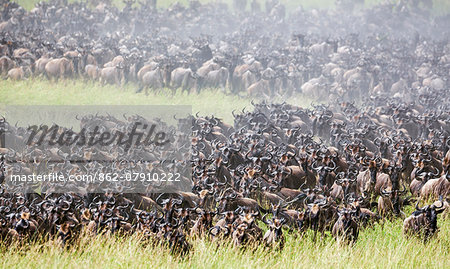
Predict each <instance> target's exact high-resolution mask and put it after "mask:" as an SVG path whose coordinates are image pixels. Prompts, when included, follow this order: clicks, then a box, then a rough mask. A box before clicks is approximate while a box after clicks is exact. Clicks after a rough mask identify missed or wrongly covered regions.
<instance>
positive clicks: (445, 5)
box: [14, 0, 450, 15]
mask: <svg viewBox="0 0 450 269" xmlns="http://www.w3.org/2000/svg"><path fill="white" fill-rule="evenodd" d="M14 1H15V2H17V3H19V4H20V5H21V6H23V7H24V8H25V9H27V10H31V9H32V8H33V7H34V5H35V4H36V3H39V2H40V1H42V0H14ZM75 1H77V0H68V2H69V3H71V2H75ZM111 1H112V3H114V4H115V5H116V6H117V7H119V8H122V7H124V3H123V1H122V0H111ZM215 1H216V0H200V2H201V3H208V2H215ZM176 2H179V3H181V4H183V5H185V6H187V5H188V4H189V0H158V1H157V6H158V8H167V7H169V6H170V5H172V4H174V3H176ZM217 2H224V3H227V4H228V6H229V7H230V8H231V7H232V3H233V1H232V0H217ZM258 2H259V3H260V5H261V7H262V8H264V5H265V0H258ZM280 2H281V3H283V4H285V5H286V7H287V8H288V10H292V9H295V8H297V7H298V6H299V5H301V6H302V7H303V8H307V9H311V8H330V7H334V3H335V0H280ZM383 2H385V1H384V0H365V1H364V3H365V4H364V6H365V7H371V6H374V5H376V4H379V3H383ZM394 2H395V1H394ZM250 3H251V0H248V1H247V10H249V9H250ZM433 4H434V7H433V9H434V10H433V14H436V15H444V14H448V13H449V12H450V1H448V0H433Z"/></svg>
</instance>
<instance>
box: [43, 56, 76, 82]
mask: <svg viewBox="0 0 450 269" xmlns="http://www.w3.org/2000/svg"><path fill="white" fill-rule="evenodd" d="M45 74H46V76H47V77H54V78H56V79H57V80H58V79H59V78H67V77H69V76H72V75H73V74H74V67H73V63H72V62H71V61H69V60H68V59H66V58H59V59H53V60H50V61H49V62H48V63H47V64H46V65H45Z"/></svg>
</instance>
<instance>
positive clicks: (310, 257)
mask: <svg viewBox="0 0 450 269" xmlns="http://www.w3.org/2000/svg"><path fill="white" fill-rule="evenodd" d="M401 226H402V221H401V220H396V221H394V222H387V223H385V225H384V227H382V226H381V225H378V224H376V225H375V227H374V228H370V229H365V230H363V231H362V232H361V233H360V238H359V240H358V241H357V243H356V244H355V245H354V246H353V247H350V246H342V245H338V244H337V243H336V241H335V240H334V239H333V238H332V237H331V236H329V235H327V236H326V237H325V238H324V239H322V240H320V241H317V242H316V243H315V242H314V241H313V240H312V236H311V234H310V233H308V234H307V235H306V236H304V237H303V238H301V237H299V236H294V235H287V242H286V245H285V248H284V249H283V250H282V251H281V252H279V251H268V250H267V249H264V248H263V247H259V248H248V249H247V250H237V249H234V248H232V247H231V246H230V245H227V244H225V245H223V246H220V247H217V245H216V244H215V243H211V242H210V241H209V240H206V239H203V240H196V241H195V242H191V243H192V244H193V250H192V251H191V253H190V254H189V256H187V257H185V258H184V259H180V258H176V257H172V256H171V255H170V254H169V253H168V251H167V250H166V249H165V248H164V247H161V246H151V245H149V244H144V243H142V241H141V240H140V239H139V238H137V237H136V236H129V237H115V236H103V237H98V238H87V239H84V240H80V242H77V243H75V244H73V245H72V246H71V247H70V248H68V249H64V250H63V249H60V248H59V247H58V246H56V245H55V244H53V243H52V242H51V241H50V242H42V243H34V244H31V245H28V244H27V245H26V246H22V247H21V246H17V245H15V246H10V247H5V246H3V247H0V266H1V267H2V268H15V267H18V268H23V267H28V266H30V265H31V267H33V268H47V267H52V268H96V267H100V268H124V267H127V268H161V267H162V268H173V267H177V268H306V267H309V268H449V266H450V255H449V251H450V221H448V220H447V221H445V222H444V221H442V220H440V221H439V226H440V232H439V234H438V236H437V237H436V238H434V239H433V240H432V241H431V242H429V243H427V244H424V243H423V242H421V241H420V240H417V239H414V238H413V239H406V238H405V237H404V236H403V234H402V231H401Z"/></svg>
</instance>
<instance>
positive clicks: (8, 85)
mask: <svg viewBox="0 0 450 269" xmlns="http://www.w3.org/2000/svg"><path fill="white" fill-rule="evenodd" d="M137 89H138V85H136V84H132V83H130V84H128V85H126V86H123V87H118V86H115V85H101V84H99V83H93V82H84V81H82V80H66V81H60V82H57V83H56V82H52V81H49V80H46V79H38V78H34V79H31V78H30V79H28V80H25V81H19V82H14V81H10V80H4V81H2V82H1V83H0V109H1V107H2V105H3V106H4V105H191V106H192V112H193V113H194V114H195V113H197V112H200V115H204V116H206V115H214V116H216V117H219V118H222V119H224V120H225V121H226V122H228V123H230V124H232V123H233V116H232V111H233V110H238V111H241V110H242V109H244V108H246V109H247V110H249V109H253V107H252V105H251V98H248V97H245V96H243V97H239V96H237V95H232V94H229V93H225V92H223V91H222V90H219V89H209V90H208V89H205V90H202V91H201V92H200V93H199V94H196V93H194V94H188V93H187V92H182V91H181V90H178V91H177V92H176V93H175V94H172V92H171V91H170V90H167V89H166V90H161V91H160V92H157V93H155V92H149V95H148V96H147V95H145V94H144V93H138V94H137V93H136V90H137ZM271 101H274V102H282V101H288V102H289V103H291V104H295V105H299V106H303V107H305V106H308V105H309V104H310V100H309V99H308V98H305V97H303V96H293V97H291V98H289V99H288V100H283V99H282V98H280V97H278V98H273V99H272V100H271ZM0 111H1V110H0Z"/></svg>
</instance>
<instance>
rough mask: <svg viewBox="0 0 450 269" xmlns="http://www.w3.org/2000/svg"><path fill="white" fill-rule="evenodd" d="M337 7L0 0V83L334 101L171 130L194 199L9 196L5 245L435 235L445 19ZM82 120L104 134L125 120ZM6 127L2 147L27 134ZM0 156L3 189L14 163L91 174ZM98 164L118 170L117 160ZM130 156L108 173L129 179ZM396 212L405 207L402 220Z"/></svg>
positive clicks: (405, 8) (182, 195)
mask: <svg viewBox="0 0 450 269" xmlns="http://www.w3.org/2000/svg"><path fill="white" fill-rule="evenodd" d="M337 2H338V3H337V5H336V8H335V9H330V10H316V9H313V10H306V9H303V8H301V7H299V8H296V9H293V10H292V11H291V12H287V10H286V7H285V6H284V5H283V4H281V3H278V1H276V0H267V1H266V2H265V5H264V8H261V5H260V3H259V2H258V1H252V2H251V3H250V9H246V8H245V7H246V5H247V1H239V0H235V1H234V2H233V3H234V6H235V8H234V10H230V9H229V8H228V7H227V5H225V4H221V3H220V2H216V3H210V4H200V3H199V2H197V1H190V2H189V5H188V6H187V7H185V6H182V5H179V4H174V5H171V6H170V7H169V8H167V9H157V8H155V3H156V2H155V1H147V2H139V3H138V4H137V3H135V2H132V1H128V2H125V7H124V8H123V9H121V10H119V9H118V8H116V7H114V6H113V5H110V4H108V3H105V2H99V3H94V2H89V3H84V2H81V3H72V4H68V5H66V4H65V3H61V2H58V1H48V2H40V3H39V4H37V5H36V7H35V8H33V9H32V10H31V11H25V10H24V9H23V8H21V7H20V6H18V5H17V4H15V3H11V2H9V1H6V2H5V1H3V3H2V4H3V5H2V7H1V11H2V12H1V21H2V22H1V23H0V33H1V39H2V40H1V46H0V53H1V58H0V71H1V73H2V75H3V76H4V78H9V79H12V80H21V79H34V78H35V77H38V76H43V77H47V78H48V79H51V80H58V79H76V78H83V79H86V80H98V81H100V83H103V84H106V83H111V84H117V85H119V86H122V85H124V84H127V83H135V84H136V85H138V86H137V87H136V90H137V91H138V92H139V91H143V90H145V91H146V92H147V93H148V91H153V92H154V91H174V90H176V89H179V88H181V89H183V90H184V91H188V92H189V94H191V93H195V92H200V91H202V90H203V89H205V88H219V89H222V90H223V91H226V92H227V93H228V94H238V95H240V96H255V97H266V98H269V99H270V98H272V97H274V96H282V97H285V98H287V97H289V96H291V95H293V94H303V95H304V96H308V97H309V98H312V99H314V100H318V101H324V102H329V103H330V105H324V104H314V103H313V104H311V106H310V107H309V108H302V107H299V106H295V105H290V104H288V103H277V104H274V103H271V102H269V101H263V102H260V103H252V105H253V108H252V109H247V110H242V111H240V112H236V111H233V116H234V124H233V125H229V124H227V123H225V122H223V121H222V120H221V119H219V118H217V117H215V116H200V115H198V114H197V115H195V116H190V117H188V118H185V119H179V120H178V121H179V123H180V124H186V123H188V124H191V125H192V127H191V130H192V140H191V141H189V144H187V145H186V144H184V145H177V146H178V147H179V148H189V147H190V148H191V152H192V155H191V160H190V165H191V168H192V184H193V187H192V190H191V191H189V192H186V191H177V192H172V193H151V192H146V193H114V192H111V193H109V192H107V193H96V192H89V190H79V191H78V192H73V193H64V194H56V193H53V192H51V191H48V192H40V193H36V192H28V193H13V192H11V191H7V190H6V189H4V188H3V189H2V190H3V191H2V193H1V196H0V222H1V227H0V234H1V237H2V240H4V241H12V240H29V239H30V238H33V237H35V236H36V235H49V236H51V237H56V238H57V241H58V242H59V243H60V244H62V245H68V244H70V242H71V241H73V240H74V239H75V238H77V237H78V236H79V235H80V234H89V235H94V234H112V233H120V234H131V233H138V234H141V235H142V238H143V240H145V239H149V240H151V241H153V242H162V243H163V244H164V245H167V246H168V247H169V248H170V249H171V251H173V252H174V253H187V252H188V251H189V250H190V249H191V241H192V240H193V239H195V238H198V237H204V238H209V239H211V240H220V242H222V240H231V242H232V245H234V246H236V247H240V246H241V247H242V246H245V245H249V244H250V245H251V244H265V245H266V246H269V247H276V248H282V247H283V244H284V241H285V235H284V234H285V233H286V232H289V233H294V234H300V235H302V234H304V233H305V232H306V231H308V230H312V231H313V232H314V238H315V239H316V235H317V233H319V234H320V236H321V237H324V236H327V231H330V232H331V234H332V235H333V236H334V237H336V238H339V239H340V240H342V241H343V242H348V243H354V242H356V240H357V238H358V234H359V232H360V231H361V230H363V229H370V228H371V227H373V225H374V224H375V223H383V222H384V221H385V220H386V219H394V218H402V219H404V222H403V231H404V234H405V236H410V235H416V236H418V237H420V238H422V239H423V240H424V241H428V240H430V239H431V238H432V237H433V236H434V235H436V233H437V232H438V230H439V229H438V227H437V219H438V216H442V218H444V219H445V218H448V214H449V213H448V212H449V210H450V209H448V208H449V205H448V199H449V195H450V182H449V180H450V137H449V136H450V91H449V81H450V80H449V79H450V68H449V67H450V43H449V42H448V41H449V31H450V29H449V28H448V25H449V23H450V18H449V16H448V15H446V16H440V17H438V16H432V15H430V12H429V11H428V9H427V5H431V4H430V3H431V1H419V0H418V1H410V2H406V1H400V2H399V3H398V4H389V3H385V4H380V5H377V6H374V7H372V8H370V9H359V8H358V7H357V6H355V4H354V2H357V1H337ZM243 3H245V5H244V4H243ZM88 4H89V7H88V6H87V5H88ZM91 120H94V121H95V120H96V121H100V122H101V121H104V122H107V123H108V126H110V127H111V128H115V127H114V126H115V125H120V124H121V122H122V121H121V120H118V119H116V118H114V117H111V116H110V117H106V118H105V117H99V116H94V115H93V116H92V117H91ZM125 120H127V118H125ZM2 123H3V126H5V125H6V126H7V127H8V128H9V129H8V130H9V135H19V134H20V133H21V132H22V131H23V129H21V130H22V131H21V130H19V129H20V128H19V127H17V126H12V125H9V123H7V122H6V121H5V120H3V122H2ZM3 146H4V145H3ZM1 150H2V152H1V153H2V156H3V157H2V181H3V180H5V177H7V176H8V173H11V172H13V171H15V172H17V171H20V169H21V168H20V167H21V163H20V160H21V159H23V158H27V159H30V158H31V159H33V158H34V160H36V158H37V159H39V157H40V158H44V159H45V157H46V156H47V157H50V156H51V157H52V158H59V159H61V160H62V162H61V164H62V165H64V167H65V168H68V169H69V171H70V173H83V172H86V171H89V170H86V168H84V169H81V168H80V165H82V164H80V163H77V162H76V163H71V162H70V160H69V159H67V160H66V158H68V155H69V154H65V152H63V151H62V150H61V149H54V148H53V149H41V150H39V151H37V152H35V151H31V152H29V151H26V150H23V151H15V150H12V149H7V148H2V149H1ZM66 150H70V148H69V149H66ZM87 151H89V149H87ZM95 154H101V155H102V156H103V158H106V159H108V160H109V161H110V163H111V162H112V163H114V160H115V159H120V157H121V154H122V153H120V152H117V151H116V152H115V153H114V154H113V153H112V152H101V151H99V150H98V149H96V153H95ZM173 154H176V152H173ZM84 156H85V155H84ZM11 158H12V159H15V160H19V161H17V162H16V163H15V164H14V165H12V164H9V163H8V159H11ZM140 158H143V157H142V156H141V157H140V156H139V155H136V156H134V159H133V160H132V161H131V160H130V161H121V162H120V163H117V164H115V165H114V169H116V170H117V171H118V172H124V171H129V170H130V169H131V170H132V169H135V168H136V167H138V166H139V162H140ZM35 162H36V163H35V165H36V166H39V163H37V161H35ZM160 165H162V168H167V169H175V168H176V167H177V166H180V167H181V166H182V165H183V164H182V163H181V161H180V163H171V164H170V167H169V166H168V165H169V164H160ZM165 165H167V167H165ZM56 166H57V165H56ZM56 166H54V167H56ZM101 166H102V164H97V166H95V168H96V169H102V167H101ZM147 168H148V167H147ZM144 169H146V168H144ZM149 169H150V168H149ZM22 172H24V171H22ZM25 172H27V173H32V172H33V170H29V171H25ZM119 184H120V183H119ZM419 204H422V207H419ZM407 205H415V211H414V212H413V213H412V214H411V215H410V216H406V215H405V213H404V212H403V210H404V207H405V206H407ZM441 213H442V215H439V214H441ZM264 230H265V231H264ZM299 240H301V239H299Z"/></svg>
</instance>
